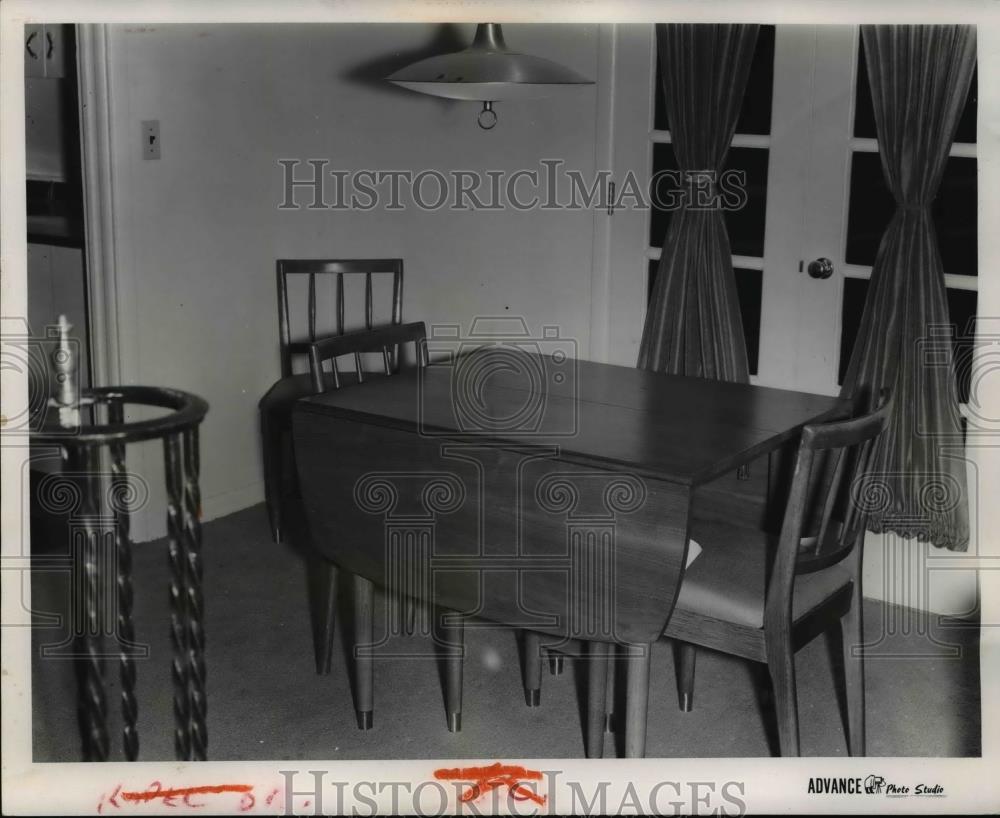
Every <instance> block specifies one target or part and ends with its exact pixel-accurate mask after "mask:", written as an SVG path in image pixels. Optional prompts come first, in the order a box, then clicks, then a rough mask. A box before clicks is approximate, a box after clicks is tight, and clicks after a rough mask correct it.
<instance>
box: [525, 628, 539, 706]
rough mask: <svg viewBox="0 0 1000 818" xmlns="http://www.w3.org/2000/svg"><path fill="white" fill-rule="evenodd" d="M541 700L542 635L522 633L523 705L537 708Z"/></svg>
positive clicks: (531, 632)
mask: <svg viewBox="0 0 1000 818" xmlns="http://www.w3.org/2000/svg"><path fill="white" fill-rule="evenodd" d="M541 698H542V635H541V634H540V633H536V632H535V631H524V703H525V704H527V705H528V707H538V704H539V702H540V701H541Z"/></svg>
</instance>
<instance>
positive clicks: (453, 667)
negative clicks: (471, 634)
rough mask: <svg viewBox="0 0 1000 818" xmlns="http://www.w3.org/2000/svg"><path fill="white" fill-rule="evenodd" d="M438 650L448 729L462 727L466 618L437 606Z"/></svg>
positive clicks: (451, 730) (458, 730)
mask: <svg viewBox="0 0 1000 818" xmlns="http://www.w3.org/2000/svg"><path fill="white" fill-rule="evenodd" d="M435 623H436V625H437V636H436V639H435V641H436V642H437V647H438V650H439V651H441V653H442V655H443V658H444V700H445V710H446V711H447V716H448V730H449V731H450V732H452V733H458V732H460V731H461V729H462V681H463V680H462V676H463V669H464V667H465V620H464V619H463V618H462V617H461V616H460V615H459V614H456V613H455V612H453V611H449V610H446V609H444V608H438V609H437V612H436V616H435Z"/></svg>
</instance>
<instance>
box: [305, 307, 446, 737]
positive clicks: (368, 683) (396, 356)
mask: <svg viewBox="0 0 1000 818" xmlns="http://www.w3.org/2000/svg"><path fill="white" fill-rule="evenodd" d="M426 341H427V331H426V328H425V326H424V324H423V323H422V322H416V323H410V324H400V325H398V326H390V327H382V328H380V329H375V330H370V331H361V332H352V333H346V334H344V335H337V336H330V337H327V338H322V339H319V340H317V341H314V342H313V343H311V344H309V347H308V354H309V375H310V378H311V381H312V387H313V389H314V390H315V392H316V393H317V394H320V393H323V392H327V391H329V390H331V389H340V388H342V386H343V385H344V384H345V383H347V382H348V381H347V378H346V377H345V376H347V375H351V376H352V377H351V378H350V382H352V383H356V384H363V383H364V382H365V381H366V380H367V379H368V378H370V377H377V376H379V375H381V376H389V375H392V374H394V373H395V372H397V371H398V367H397V366H396V364H397V363H398V362H399V361H400V360H401V354H402V352H403V350H404V349H405V346H406V345H407V344H410V343H412V344H413V346H414V356H413V357H414V362H415V365H416V366H417V367H418V368H422V367H425V366H427V343H426ZM369 353H378V354H379V356H380V358H381V371H377V372H375V373H370V372H366V371H365V370H364V365H363V364H364V358H363V357H362V356H364V355H366V354H369ZM344 358H348V359H349V360H350V368H349V369H348V370H344V369H342V368H341V366H340V364H338V361H340V360H342V359H344ZM328 362H329V364H330V367H329V369H326V368H325V364H326V363H328ZM352 388H363V387H359V386H354V387H352ZM327 565H328V568H327V570H328V576H327V581H326V583H325V587H326V589H327V593H328V596H327V597H326V599H325V600H324V604H323V608H322V609H323V611H324V616H323V619H322V621H323V623H324V625H325V630H324V638H325V642H324V647H325V650H326V652H327V655H329V653H330V652H331V651H332V646H333V626H334V613H335V609H336V588H337V568H336V566H334V565H333V564H332V563H327ZM352 592H353V596H354V599H353V607H354V645H355V651H354V654H355V658H354V682H355V684H354V692H355V714H356V716H357V722H358V727H359V728H360V729H362V730H368V729H370V728H371V727H372V724H373V721H374V698H375V691H374V656H373V655H372V653H371V652H370V650H367V649H366V648H370V646H372V645H374V644H375V632H374V624H375V621H374V608H375V605H374V599H375V584H374V583H373V582H372V581H371V580H369V579H366V578H364V577H361V576H358V575H356V574H355V575H353V577H352ZM392 601H393V609H394V611H395V614H396V616H398V617H399V618H400V619H401V620H402V622H401V627H400V628H399V631H400V632H403V633H407V634H412V633H413V620H414V616H415V606H416V605H417V604H425V603H427V602H428V601H427V600H424V601H421V602H415V601H414V600H413V599H412V598H406V599H398V598H397V599H394V600H392ZM433 634H434V638H435V642H436V643H437V645H439V646H443V647H444V651H443V654H444V665H445V673H444V684H445V709H446V711H447V718H448V729H449V730H450V731H452V732H458V731H459V730H461V725H462V676H463V645H464V623H463V620H462V617H461V615H460V614H458V613H455V612H453V611H446V610H444V609H440V608H435V610H434V622H433Z"/></svg>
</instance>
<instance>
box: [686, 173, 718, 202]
mask: <svg viewBox="0 0 1000 818" xmlns="http://www.w3.org/2000/svg"><path fill="white" fill-rule="evenodd" d="M681 175H682V176H683V179H684V190H685V191H686V192H687V194H688V197H689V199H688V202H687V204H688V207H689V208H692V209H694V210H701V209H703V208H714V207H717V202H716V197H717V196H718V194H719V172H718V171H717V170H716V169H715V168H703V169H700V170H682V171H681Z"/></svg>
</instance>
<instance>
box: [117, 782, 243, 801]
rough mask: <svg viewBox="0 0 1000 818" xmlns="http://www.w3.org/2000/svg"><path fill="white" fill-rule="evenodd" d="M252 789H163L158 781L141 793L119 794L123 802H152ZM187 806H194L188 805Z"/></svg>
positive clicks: (220, 786)
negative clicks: (159, 799) (161, 799)
mask: <svg viewBox="0 0 1000 818" xmlns="http://www.w3.org/2000/svg"><path fill="white" fill-rule="evenodd" d="M252 789H253V787H252V786H251V785H250V784H210V785H207V786H203V787H174V788H172V789H167V790H165V789H163V788H162V786H161V785H160V782H159V781H156V782H154V783H153V784H152V785H151V786H150V788H149V789H148V790H142V791H141V792H129V791H125V792H122V793H121V798H122V800H124V801H139V802H145V801H153V800H155V799H157V798H163V799H168V798H170V799H173V798H187V797H188V796H191V795H218V794H219V793H224V792H243V793H248V792H250V791H251V790H252ZM189 806H194V804H190V803H189Z"/></svg>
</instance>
